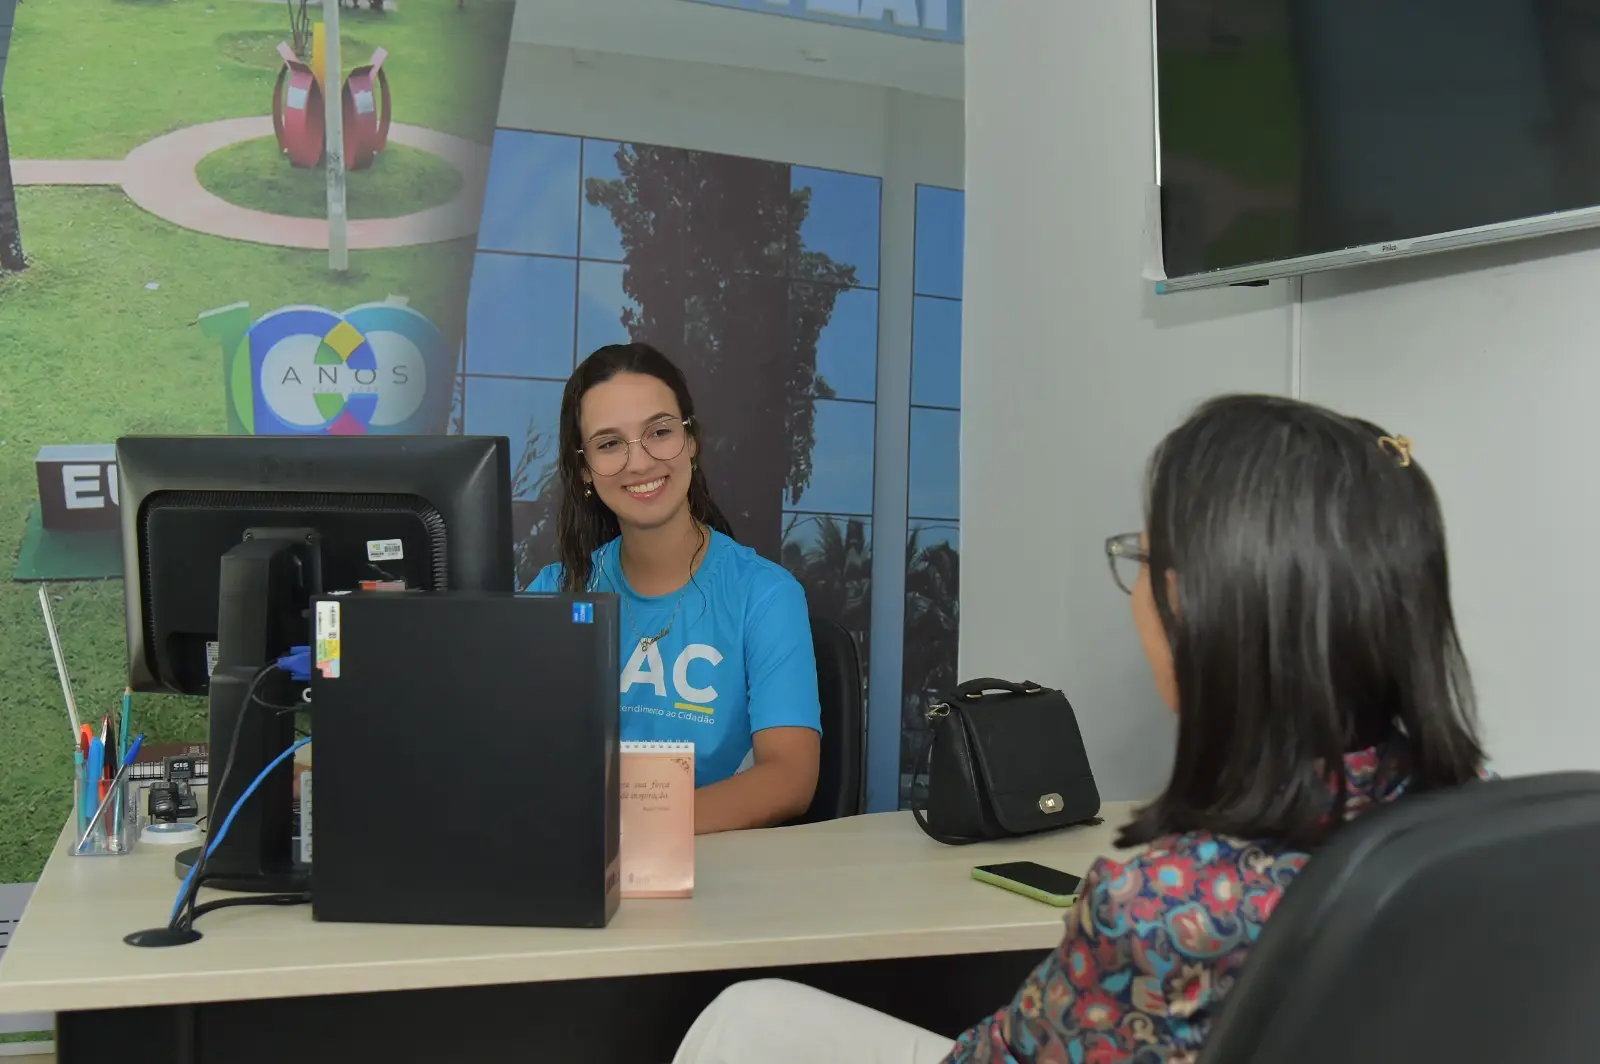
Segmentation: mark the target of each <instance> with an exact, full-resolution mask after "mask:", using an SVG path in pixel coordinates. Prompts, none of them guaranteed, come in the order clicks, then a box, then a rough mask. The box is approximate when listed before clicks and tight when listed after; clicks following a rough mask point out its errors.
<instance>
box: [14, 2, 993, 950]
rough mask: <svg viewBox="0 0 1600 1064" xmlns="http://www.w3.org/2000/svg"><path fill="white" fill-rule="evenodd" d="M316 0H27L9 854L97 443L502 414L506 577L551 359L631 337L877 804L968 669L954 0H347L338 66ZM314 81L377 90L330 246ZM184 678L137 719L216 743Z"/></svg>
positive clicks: (38, 827) (84, 538) (84, 621)
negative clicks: (697, 446)
mask: <svg viewBox="0 0 1600 1064" xmlns="http://www.w3.org/2000/svg"><path fill="white" fill-rule="evenodd" d="M4 3H5V0H0V8H3V6H4ZM375 7H376V8H380V9H381V10H374V9H373V8H375ZM880 8H881V9H882V10H881V11H880V10H879V9H880ZM320 16H321V6H320V4H317V3H304V2H301V0H285V2H276V0H169V2H166V3H161V4H140V3H128V2H126V0H27V2H26V3H25V4H23V5H22V6H21V8H20V10H19V14H18V16H17V20H16V23H17V24H16V29H15V33H14V41H13V46H12V49H11V54H10V55H9V56H8V57H7V61H6V70H5V81H4V85H3V88H4V103H5V113H6V118H7V125H6V136H5V137H4V139H3V141H0V160H3V159H4V158H5V154H4V151H5V149H9V158H10V172H11V174H12V176H13V177H14V179H15V184H16V186H17V190H16V196H15V198H16V205H17V212H18V217H19V219H20V226H19V228H20V238H21V247H22V250H23V252H24V253H25V255H26V259H27V267H26V269H22V270H18V271H11V272H0V345H3V347H4V350H6V351H7V352H14V354H13V355H12V356H11V357H9V358H8V359H7V361H6V362H5V363H4V364H0V502H3V503H4V505H3V506H0V537H8V543H9V547H10V552H11V553H10V557H11V558H12V559H13V567H12V570H11V580H10V581H9V582H3V583H0V627H3V628H4V630H5V631H6V632H7V633H8V635H7V639H6V641H5V643H4V645H3V648H0V719H3V720H4V721H5V722H6V724H5V727H6V737H7V740H8V741H7V744H6V747H5V751H4V753H0V802H4V803H5V806H6V808H8V809H13V810H21V811H22V812H20V813H18V814H17V815H16V816H15V817H14V818H13V820H12V821H11V823H10V824H9V825H8V829H7V831H6V832H5V833H3V834H0V882H3V881H5V880H13V881H16V882H18V883H23V884H25V883H26V882H27V881H28V880H30V879H31V878H33V876H35V875H36V874H37V872H38V870H39V868H40V867H41V866H42V864H43V860H44V857H45V855H46V853H47V852H48V849H49V847H50V845H51V844H52V843H53V842H54V840H55V839H56V837H57V835H58V833H59V830H60V826H61V821H62V813H63V810H64V809H65V807H66V804H67V798H66V797H65V795H66V794H67V791H68V789H69V780H70V776H69V771H70V760H69V758H70V754H69V753H68V752H67V747H66V746H65V744H64V743H63V742H61V738H62V736H63V735H64V734H65V733H64V732H63V731H62V728H63V727H64V726H65V725H64V723H63V721H64V719H65V714H64V712H63V711H62V708H61V705H60V702H61V699H60V692H59V687H58V686H57V683H56V679H55V672H54V668H53V665H52V662H51V657H50V651H49V647H48V643H47V641H46V639H45V633H44V629H43V626H42V624H41V622H40V618H39V616H38V605H37V601H36V594H37V590H38V587H39V586H40V584H44V585H45V586H47V587H48V589H49V594H50V596H51V598H52V601H53V602H54V608H55V612H56V614H57V617H58V619H59V621H60V624H61V628H62V638H63V642H64V643H65V648H66V654H67V658H68V661H69V664H70V667H71V671H72V674H73V678H74V681H75V686H76V688H77V692H78V699H79V703H80V705H87V706H102V705H103V706H105V707H107V708H109V707H110V706H111V705H112V704H113V702H114V700H115V699H116V698H117V697H118V696H119V695H120V693H121V691H122V687H123V684H124V673H125V667H126V663H125V650H124V646H123V630H122V625H123V619H122V585H121V578H122V576H123V574H122V572H121V553H120V546H119V544H118V540H117V536H118V532H117V529H118V516H117V514H118V505H119V501H118V498H117V488H116V476H115V469H114V461H113V451H112V449H111V445H112V444H113V443H114V441H115V440H116V439H117V437H119V436H121V435H124V434H128V433H151V432H159V433H258V434H306V433H318V434H365V433H438V432H450V433H461V432H470V433H490V434H496V435H505V436H508V437H510V438H511V440H512V443H513V461H514V470H513V472H514V477H515V489H516V491H515V494H516V502H515V507H516V513H515V516H516V520H517V527H516V532H517V536H518V544H517V546H518V567H519V571H520V573H521V575H522V576H523V577H529V576H531V575H532V574H533V573H534V572H535V571H536V570H537V569H538V568H539V567H540V566H541V565H543V564H545V563H546V562H548V561H550V560H552V559H553V555H554V544H553V524H554V519H553V518H554V505H555V495H554V494H553V492H554V476H555V454H554V443H555V430H556V423H557V413H558V410H559V405H560V395H561V390H562V386H563V384H564V382H565V380H566V379H567V377H568V375H569V374H570V373H571V372H572V369H573V367H574V365H576V363H577V362H578V361H579V360H581V359H582V358H583V357H584V356H585V355H587V354H588V353H589V352H590V351H592V350H594V349H595V348H596V347H599V346H601V345H603V344H606V343H613V342H619V341H628V340H644V341H648V342H651V343H654V344H656V345H657V346H659V347H661V348H662V349H663V350H665V351H666V352H668V354H669V355H671V356H672V357H673V358H674V359H675V360H676V361H677V362H679V364H680V365H682V366H683V368H684V370H685V371H686V373H687V375H688V377H689V380H690V385H691V388H692V389H693V391H694V393H695V396H696V399H697V401H698V404H699V407H700V417H701V421H702V428H703V431H704V434H705V440H704V447H705V449H704V452H703V454H704V459H705V467H706V469H707V471H708V474H709V476H710V477H711V479H712V487H713V490H714V492H715V494H716V497H717V498H718V500H719V502H720V504H721V506H722V508H723V509H724V510H725V511H726V512H727V513H728V514H729V516H730V517H731V519H732V521H733V523H734V526H735V529H736V531H737V533H738V535H739V537H740V538H741V539H742V540H744V541H745V542H747V543H749V544H750V545H751V546H753V547H755V548H756V549H757V550H759V551H761V552H762V553H763V554H765V555H767V556H769V557H772V558H774V559H776V560H778V561H780V562H781V563H782V564H784V565H785V566H786V567H788V568H789V569H790V570H791V571H792V572H794V573H795V574H796V576H797V577H798V578H799V579H800V581H801V583H802V584H803V586H804V587H805V589H806V593H807V597H808V602H809V604H810V607H811V609H812V610H813V612H816V613H818V614H821V615H823V616H827V617H830V618H833V619H835V620H837V621H839V622H840V623H841V624H842V625H843V626H844V627H845V628H846V629H847V630H849V631H850V632H851V633H852V634H853V635H854V636H855V637H856V639H857V641H858V643H859V644H860V647H861V649H862V652H863V660H864V662H865V663H866V665H867V672H868V681H869V701H870V706H869V716H870V719H869V721H868V732H869V742H868V748H869V755H868V756H869V762H870V764H869V766H868V768H869V772H868V792H869V794H868V798H869V807H870V808H873V809H888V808H894V807H896V806H898V805H900V804H902V803H903V802H904V801H906V800H907V799H908V798H909V797H911V796H912V794H913V793H914V790H915V782H916V781H915V780H914V778H913V773H912V765H913V764H914V761H915V754H916V752H917V751H919V750H920V748H921V742H922V736H923V733H922V731H921V720H922V713H923V709H924V707H925V705H926V703H927V701H928V698H929V696H930V693H931V692H933V691H937V690H939V689H941V688H943V687H945V686H948V685H949V684H950V683H952V682H953V681H954V679H955V675H954V670H955V654H956V647H955V639H956V626H957V622H958V618H959V601H958V584H959V535H958V533H959V517H960V515H959V507H958V502H959V471H958V467H959V440H960V360H961V347H960V331H961V330H960V324H961V295H962V284H961V259H962V226H963V222H962V194H961V191H960V188H961V181H962V171H963V157H962V124H963V106H962V99H961V97H962V77H961V45H960V43H959V42H960V33H961V30H960V27H961V4H960V3H959V2H958V0H947V2H945V0H914V2H913V0H905V2H900V3H882V4H871V3H867V2H866V0H829V2H828V3H822V2H821V0H786V2H785V3H784V4H775V3H768V2H766V0H763V2H762V3H760V4H755V3H750V2H743V0H741V2H732V0H729V2H722V0H708V2H702V0H520V2H517V3H516V4H515V5H513V4H512V3H511V2H510V0H464V2H460V0H458V2H454V3H452V2H444V3H421V2H417V0H401V2H400V3H398V4H395V3H385V4H382V5H369V4H367V3H365V2H363V3H362V4H360V5H358V6H356V7H354V8H351V7H349V6H346V7H344V8H342V10H341V17H342V23H343V24H342V27H341V32H340V52H341V55H342V61H341V67H342V70H341V71H340V72H339V73H340V75H342V76H341V77H340V78H339V79H338V81H337V82H336V80H335V78H333V77H331V76H330V75H329V73H328V72H326V71H323V70H321V69H320V65H321V63H322V62H323V60H322V59H321V57H322V56H324V55H326V49H325V47H322V46H319V44H318V42H319V40H320V39H321V34H320V33H319V30H318V26H319V23H320ZM774 16H777V17H774ZM508 39H509V43H508ZM325 43H326V42H325V41H324V42H323V45H324V46H325ZM324 83H327V84H328V86H329V88H330V89H331V90H332V91H339V92H344V91H345V90H346V86H348V89H349V95H348V96H347V98H346V99H347V103H348V105H349V106H348V107H347V109H346V113H347V114H348V113H351V112H352V111H354V112H356V113H359V114H362V115H366V116H369V117H368V118H366V119H363V120H362V121H363V122H365V124H364V125H362V127H361V130H360V131H359V136H360V137H361V138H365V139H363V140H361V142H360V143H359V144H354V145H352V143H351V142H350V141H349V138H348V137H347V152H348V154H349V156H350V158H351V159H352V160H360V161H361V162H363V163H365V164H366V165H364V166H363V167H362V168H360V169H352V171H351V172H350V173H349V174H348V182H349V212H350V213H349V216H350V219H351V220H350V223H349V245H350V249H351V250H350V261H349V269H348V270H347V271H344V272H333V271H330V270H329V268H328V252H327V244H328V240H327V226H326V222H325V221H324V220H323V219H324V218H325V216H326V215H325V203H326V200H325V175H324V174H323V173H322V171H321V170H320V169H318V167H317V165H316V163H317V160H316V144H317V140H316V135H315V134H316V129H315V127H316V122H317V119H316V117H315V116H316V114H317V113H318V105H317V103H316V100H315V97H316V96H317V95H318V94H320V93H321V92H322V91H323V85H324ZM177 89H181V91H174V90H177ZM391 107H392V115H391V113H390V108H391ZM307 164H309V165H307ZM5 211H6V206H5V204H3V203H0V222H3V221H4V218H5V217H6V214H5ZM0 235H3V234H0ZM12 633H15V634H12ZM204 712H205V707H204V704H203V703H199V702H197V701H195V700H183V699H176V698H173V699H166V698H160V697H154V696H140V697H139V698H138V699H137V702H136V714H137V715H138V717H139V721H140V723H139V728H140V730H142V731H145V732H147V733H148V734H149V735H150V737H151V738H152V740H155V739H166V740H194V739H202V740H203V739H204V737H205V722H204ZM5 897H6V898H11V897H13V895H10V894H7V895H5ZM3 917H4V914H3V913H0V918H3Z"/></svg>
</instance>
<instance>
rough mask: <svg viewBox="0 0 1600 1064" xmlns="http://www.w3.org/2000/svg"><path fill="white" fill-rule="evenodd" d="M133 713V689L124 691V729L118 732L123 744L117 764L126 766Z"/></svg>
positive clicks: (129, 688) (127, 688) (128, 688)
mask: <svg viewBox="0 0 1600 1064" xmlns="http://www.w3.org/2000/svg"><path fill="white" fill-rule="evenodd" d="M132 713H133V688H131V687H124V688H123V689H122V727H121V728H120V729H118V731H117V741H118V742H119V743H120V744H121V745H120V746H119V747H118V750H117V764H118V765H119V766H120V765H125V764H127V762H128V757H129V754H128V751H129V749H130V747H129V746H128V718H129V717H130V716H131V715H132Z"/></svg>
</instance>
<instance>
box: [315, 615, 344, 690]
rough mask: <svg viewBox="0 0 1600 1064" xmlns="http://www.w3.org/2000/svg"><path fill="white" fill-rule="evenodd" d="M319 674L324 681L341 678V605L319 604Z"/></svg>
mask: <svg viewBox="0 0 1600 1064" xmlns="http://www.w3.org/2000/svg"><path fill="white" fill-rule="evenodd" d="M317 673H318V674H319V675H320V676H321V677H322V678H323V679H324V680H337V679H338V678H339V604H338V603H337V602H319V603H317Z"/></svg>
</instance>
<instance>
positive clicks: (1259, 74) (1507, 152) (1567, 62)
mask: <svg viewBox="0 0 1600 1064" xmlns="http://www.w3.org/2000/svg"><path fill="white" fill-rule="evenodd" d="M1155 13H1156V73H1157V85H1158V105H1159V120H1158V126H1159V132H1160V164H1161V170H1160V180H1161V216H1162V226H1161V229H1162V250H1163V257H1164V260H1165V263H1164V264H1165V269H1166V274H1167V276H1168V277H1169V278H1179V277H1185V276H1191V275H1197V274H1205V273H1208V272H1211V271H1229V270H1237V268H1239V267H1246V266H1252V265H1256V264H1268V263H1274V262H1282V261H1284V260H1292V259H1304V258H1307V257H1311V256H1319V255H1328V254H1330V253H1335V252H1340V251H1344V250H1347V249H1353V248H1363V247H1369V246H1371V247H1372V251H1373V253H1374V254H1375V255H1376V254H1383V253H1396V252H1398V253H1404V252H1406V251H1407V250H1408V243H1409V242H1410V241H1414V240H1418V239H1419V238H1425V237H1433V236H1437V235H1439V234H1446V233H1455V232H1458V231H1460V230H1468V229H1477V228H1479V227H1501V226H1506V227H1507V229H1506V231H1505V232H1504V234H1503V235H1500V236H1497V235H1496V234H1495V233H1494V232H1490V233H1486V234H1479V236H1480V237H1481V239H1473V240H1470V241H1458V243H1461V242H1487V241H1489V240H1493V239H1509V238H1512V237H1515V236H1518V235H1531V234H1526V233H1517V232H1515V231H1513V230H1514V227H1511V226H1509V225H1508V223H1515V222H1519V221H1522V220H1525V219H1534V218H1538V217H1539V216H1542V215H1549V214H1552V213H1553V212H1566V211H1581V210H1584V209H1586V208H1593V207H1596V206H1597V205H1600V0H1156V4H1155ZM1596 213H1600V212H1596ZM1597 223H1600V217H1597V218H1594V219H1588V218H1586V217H1585V218H1583V219H1573V220H1572V223H1571V224H1563V225H1562V226H1561V227H1562V228H1578V227H1581V226H1582V225H1586V224H1597ZM1340 264H1343V263H1342V262H1332V263H1329V264H1327V265H1340ZM1318 268H1323V266H1322V265H1319V264H1315V263H1309V264H1305V268H1304V269H1303V270H1294V271H1286V272H1308V271H1309V270H1311V269H1318ZM1263 273H1264V275H1272V274H1271V273H1270V272H1269V271H1263Z"/></svg>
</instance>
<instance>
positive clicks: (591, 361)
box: [556, 343, 734, 592]
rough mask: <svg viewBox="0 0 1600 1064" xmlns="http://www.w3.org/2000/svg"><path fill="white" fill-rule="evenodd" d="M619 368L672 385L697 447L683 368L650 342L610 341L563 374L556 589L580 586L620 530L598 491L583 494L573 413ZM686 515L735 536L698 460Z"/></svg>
mask: <svg viewBox="0 0 1600 1064" xmlns="http://www.w3.org/2000/svg"><path fill="white" fill-rule="evenodd" d="M619 373H638V374H641V375H643V376H646V377H654V378H655V379H656V380H658V381H660V382H661V383H663V384H665V385H666V386H667V387H668V388H671V389H672V394H673V396H674V397H675V398H676V399H677V400H678V412H679V414H680V415H681V416H682V417H683V419H684V421H686V422H688V426H687V431H688V433H689V438H690V439H692V440H694V441H695V446H696V449H697V450H698V449H701V448H700V446H699V445H700V422H699V419H698V418H696V417H695V412H694V397H693V396H691V395H690V394H689V384H688V382H687V381H685V380H684V377H683V371H682V370H680V369H679V368H678V367H677V366H676V365H674V364H673V362H672V360H671V359H670V358H668V357H667V356H666V355H664V354H662V353H661V352H660V351H658V350H657V349H656V348H654V347H651V346H650V345H649V344H642V343H633V344H610V345H607V346H606V347H602V348H600V349H599V350H598V351H596V352H594V354H592V355H590V356H589V357H588V358H586V359H584V360H583V362H581V363H580V364H579V365H578V368H577V369H576V370H574V371H573V373H572V376H571V377H569V378H567V387H566V390H565V391H563V392H562V394H561V433H560V436H561V459H560V461H561V512H560V515H559V516H558V517H557V519H556V538H557V540H558V545H557V552H558V554H559V560H560V562H561V569H562V580H561V589H562V590H563V591H567V592H575V591H585V590H587V589H588V587H589V579H590V577H592V576H593V575H594V560H593V559H594V552H595V551H597V550H599V549H600V548H601V547H602V546H604V545H605V544H607V543H610V542H611V541H612V540H614V539H616V538H617V537H618V536H620V535H621V534H622V527H621V525H619V524H618V523H617V515H616V514H614V513H612V512H611V510H610V508H609V507H607V506H606V504H605V503H603V502H601V501H600V496H599V495H595V494H585V492H584V488H585V487H586V486H587V485H586V484H585V482H584V479H583V433H582V430H581V429H580V428H579V425H578V415H579V413H580V411H581V410H582V409H583V397H584V396H585V395H587V394H588V393H589V389H591V388H593V387H594V386H595V385H597V384H604V383H605V382H606V381H608V380H610V379H611V378H612V377H615V376H616V375H617V374H619ZM689 515H690V516H691V517H693V518H694V519H695V521H696V522H698V523H699V524H701V525H704V526H705V527H707V528H710V529H713V530H715V531H717V532H721V533H722V534H723V535H725V536H727V537H728V538H729V539H732V538H734V536H733V526H732V525H731V524H729V522H728V519H727V517H725V516H723V513H722V511H721V510H720V509H718V507H717V504H716V502H715V501H714V500H713V499H712V498H711V489H710V487H709V486H708V485H707V483H706V473H705V470H704V469H703V468H702V467H701V464H700V462H699V461H698V460H697V461H695V462H694V463H693V465H692V466H691V472H690V474H689Z"/></svg>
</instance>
